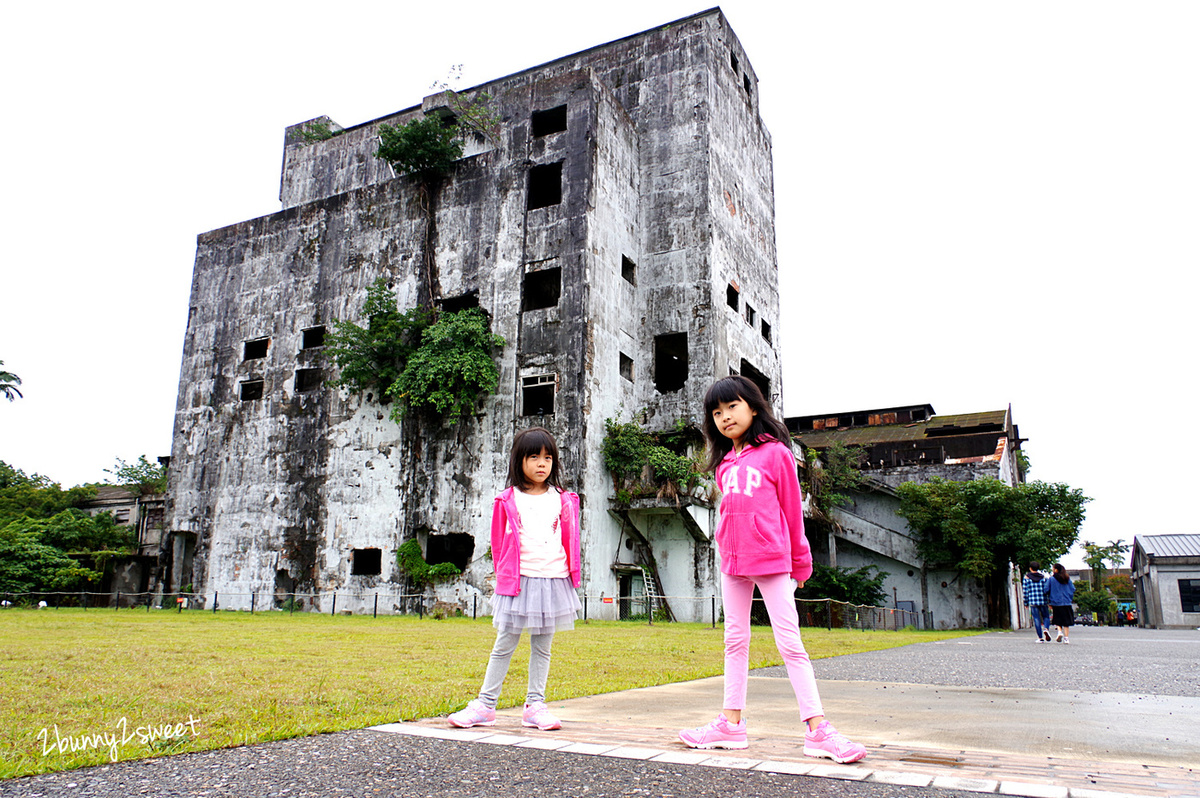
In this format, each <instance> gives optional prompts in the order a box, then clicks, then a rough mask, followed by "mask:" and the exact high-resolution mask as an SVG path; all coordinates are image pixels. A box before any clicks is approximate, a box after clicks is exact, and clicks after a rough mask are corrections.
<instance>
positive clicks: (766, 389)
mask: <svg viewBox="0 0 1200 798" xmlns="http://www.w3.org/2000/svg"><path fill="white" fill-rule="evenodd" d="M742 376H743V377H745V378H746V379H748V380H750V381H751V382H753V383H754V384H755V385H757V386H758V389H759V390H760V391H762V395H763V396H764V397H766V399H767V402H770V401H771V381H770V380H769V379H767V375H766V374H763V373H762V372H761V371H759V370H758V369H756V368H754V366H753V365H752V364H751V363H750V361H749V360H746V359H745V358H742Z"/></svg>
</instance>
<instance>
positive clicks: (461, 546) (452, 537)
mask: <svg viewBox="0 0 1200 798" xmlns="http://www.w3.org/2000/svg"><path fill="white" fill-rule="evenodd" d="M474 553H475V537H474V536H473V535H467V534H464V533H462V532H449V533H447V534H445V535H433V534H431V535H430V536H429V538H428V540H426V541H425V562H427V563H429V564H430V565H439V564H440V563H444V562H448V563H452V564H453V565H454V567H455V568H457V569H458V570H460V571H465V570H466V569H467V565H468V564H469V563H470V562H471V555H472V554H474Z"/></svg>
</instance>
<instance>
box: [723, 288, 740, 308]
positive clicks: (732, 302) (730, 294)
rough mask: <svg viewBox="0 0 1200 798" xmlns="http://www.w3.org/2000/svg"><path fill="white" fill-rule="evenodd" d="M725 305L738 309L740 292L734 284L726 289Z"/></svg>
mask: <svg viewBox="0 0 1200 798" xmlns="http://www.w3.org/2000/svg"><path fill="white" fill-rule="evenodd" d="M725 304H726V305H728V306H729V307H731V308H733V309H734V310H737V309H738V290H737V288H736V287H735V286H734V284H733V283H730V284H729V285H728V287H726V289H725Z"/></svg>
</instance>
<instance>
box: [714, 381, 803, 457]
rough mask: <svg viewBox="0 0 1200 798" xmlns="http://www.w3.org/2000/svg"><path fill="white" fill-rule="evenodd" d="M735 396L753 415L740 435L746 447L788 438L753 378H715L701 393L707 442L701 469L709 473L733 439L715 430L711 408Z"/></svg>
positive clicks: (781, 441) (730, 445)
mask: <svg viewBox="0 0 1200 798" xmlns="http://www.w3.org/2000/svg"><path fill="white" fill-rule="evenodd" d="M735 399H741V400H742V401H743V402H745V403H746V404H747V405H749V406H750V409H751V410H753V411H754V412H755V414H756V415H755V416H754V420H753V421H751V422H750V429H748V430H746V435H745V437H744V438H743V440H744V441H745V444H746V445H747V446H758V445H759V444H763V443H767V442H768V441H779V442H780V443H782V444H785V445H786V444H788V442H789V441H790V440H791V436H790V435H789V434H788V431H787V427H785V426H784V425H783V422H782V421H780V420H779V419H777V418H775V416H774V415H773V414H772V413H771V406H770V405H769V404H767V400H766V398H764V397H763V394H762V391H760V390H759V389H758V386H757V385H755V384H754V382H753V381H751V380H748V379H746V378H745V377H741V376H738V375H734V376H732V377H725V378H724V379H720V380H717V381H716V382H714V383H713V385H712V387H711V388H709V389H708V393H706V394H704V439H705V440H706V441H707V442H708V462H707V463H706V464H705V466H704V468H705V469H706V470H707V471H708V472H709V473H715V472H716V470H717V466H718V465H720V464H721V460H723V459H724V458H725V455H727V454H729V451H730V450H731V449H732V448H733V441H732V440H731V439H729V438H726V437H725V436H724V435H722V434H721V431H720V430H719V429H717V422H716V421H714V420H713V411H714V410H716V409H717V407H718V406H719V405H720V404H721V403H722V402H732V401H734V400H735Z"/></svg>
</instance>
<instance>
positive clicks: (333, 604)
mask: <svg viewBox="0 0 1200 798" xmlns="http://www.w3.org/2000/svg"><path fill="white" fill-rule="evenodd" d="M336 612H337V591H336V590H335V591H333V601H331V602H330V603H329V615H330V616H331V617H332V616H333V615H334V613H336Z"/></svg>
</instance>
